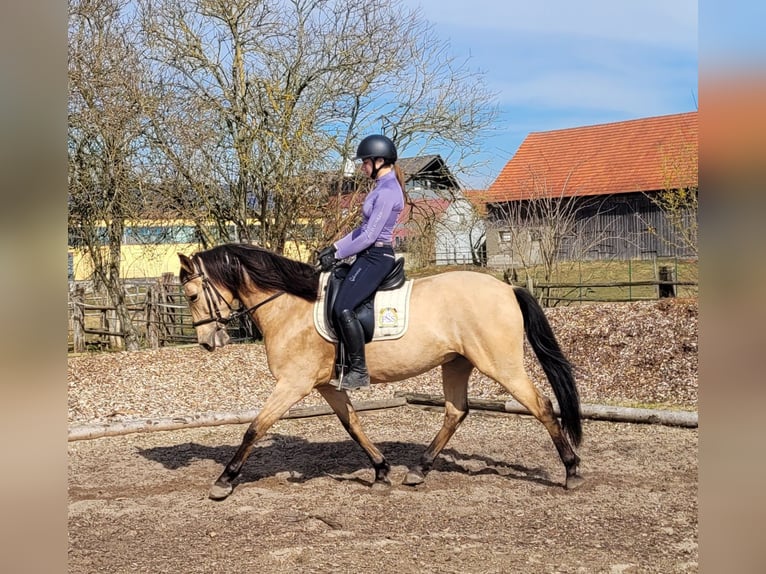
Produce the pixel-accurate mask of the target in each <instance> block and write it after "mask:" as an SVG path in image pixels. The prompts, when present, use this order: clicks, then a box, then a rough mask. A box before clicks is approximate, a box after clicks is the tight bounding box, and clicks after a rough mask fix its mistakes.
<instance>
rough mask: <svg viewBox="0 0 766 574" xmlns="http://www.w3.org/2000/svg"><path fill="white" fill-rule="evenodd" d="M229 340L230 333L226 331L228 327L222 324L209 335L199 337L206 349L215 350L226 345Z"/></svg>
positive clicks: (201, 344) (198, 339) (200, 342)
mask: <svg viewBox="0 0 766 574" xmlns="http://www.w3.org/2000/svg"><path fill="white" fill-rule="evenodd" d="M229 340H230V337H229V334H228V333H227V332H226V329H224V328H223V327H222V326H220V325H219V326H218V328H217V329H216V330H215V331H213V332H212V333H211V334H210V335H209V336H207V337H205V338H202V337H198V338H197V341H198V342H199V344H200V346H201V347H202V348H203V349H205V350H206V351H215V350H216V349H217V348H218V347H224V346H226V344H227V343H228V342H229Z"/></svg>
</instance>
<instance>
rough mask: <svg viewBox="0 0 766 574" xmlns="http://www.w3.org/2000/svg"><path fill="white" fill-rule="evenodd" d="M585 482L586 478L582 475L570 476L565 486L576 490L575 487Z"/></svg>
mask: <svg viewBox="0 0 766 574" xmlns="http://www.w3.org/2000/svg"><path fill="white" fill-rule="evenodd" d="M584 483H585V479H584V478H583V477H582V476H580V475H576V476H570V477H569V478H567V481H566V484H564V488H565V489H567V490H574V489H575V488H579V487H581V486H582V485H583V484H584Z"/></svg>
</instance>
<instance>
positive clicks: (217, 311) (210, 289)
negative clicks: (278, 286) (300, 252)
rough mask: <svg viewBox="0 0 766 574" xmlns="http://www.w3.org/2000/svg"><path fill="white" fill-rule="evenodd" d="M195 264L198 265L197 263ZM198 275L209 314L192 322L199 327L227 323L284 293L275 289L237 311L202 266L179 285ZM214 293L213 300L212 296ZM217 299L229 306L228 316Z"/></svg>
mask: <svg viewBox="0 0 766 574" xmlns="http://www.w3.org/2000/svg"><path fill="white" fill-rule="evenodd" d="M195 263H197V262H196V261H195ZM197 265H199V264H198V263H197ZM198 277H202V292H203V293H204V294H205V301H206V302H207V309H208V313H209V314H210V316H209V317H207V318H206V319H201V320H199V321H194V322H193V323H192V327H199V326H201V325H207V324H208V323H218V324H220V325H227V324H228V323H229V322H231V321H233V320H234V319H239V318H240V317H242V316H243V315H247V314H248V313H252V312H253V311H255V310H256V309H258V308H259V307H261V306H262V305H265V304H266V303H269V302H271V301H273V300H274V299H276V298H277V297H279V296H280V295H284V294H285V292H284V291H277V292H276V293H274V294H273V295H270V296H269V297H267V298H266V299H264V300H263V301H261V302H260V303H256V304H255V305H252V306H250V307H248V308H246V309H239V310H237V311H235V310H234V308H233V307H232V306H231V304H229V302H228V301H227V300H226V299H225V298H224V296H223V295H221V293H220V291H218V289H216V287H215V285H214V284H213V283H212V281H210V279H208V277H207V275H205V273H204V272H203V271H202V268H198V271H197V273H194V274H193V275H190V276H189V277H187V278H186V280H185V281H183V282H182V283H181V285H186V284H187V283H188V282H189V281H191V280H193V279H197V278H198ZM214 295H215V300H214V297H213V296H214ZM218 301H223V302H224V303H226V306H227V307H228V308H229V311H230V313H229V316H228V317H224V316H222V315H221V307H220V305H219V304H218Z"/></svg>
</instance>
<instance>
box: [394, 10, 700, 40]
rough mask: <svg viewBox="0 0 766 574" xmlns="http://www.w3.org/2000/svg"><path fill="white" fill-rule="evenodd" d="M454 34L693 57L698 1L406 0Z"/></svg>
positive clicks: (429, 18) (427, 17)
mask: <svg viewBox="0 0 766 574" xmlns="http://www.w3.org/2000/svg"><path fill="white" fill-rule="evenodd" d="M404 3H405V4H406V5H407V6H410V7H413V8H416V7H418V6H419V7H421V8H422V11H423V15H424V16H425V18H426V19H427V20H429V21H431V22H433V23H435V24H438V25H445V26H446V27H448V28H449V29H450V33H452V32H453V31H458V30H462V31H464V32H465V33H467V34H471V33H472V31H480V30H498V31H503V32H504V33H507V34H509V35H512V34H514V33H519V32H521V33H532V34H545V35H566V36H572V37H579V38H601V39H609V40H618V41H621V42H634V43H640V44H647V45H665V46H668V47H674V48H680V49H685V50H692V51H696V47H697V15H698V12H697V0H642V1H640V2H638V1H630V2H626V1H622V0H580V1H579V2H572V1H571V0H542V1H540V2H531V1H529V0H523V1H522V0H505V1H502V0H471V1H470V2H465V0H405V2H404Z"/></svg>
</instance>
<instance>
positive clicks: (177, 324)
mask: <svg viewBox="0 0 766 574" xmlns="http://www.w3.org/2000/svg"><path fill="white" fill-rule="evenodd" d="M125 290H126V299H127V301H128V305H127V309H128V311H129V312H130V314H131V320H132V322H133V325H134V326H135V327H136V328H137V330H138V333H139V337H140V339H141V343H142V346H143V347H147V348H152V349H156V348H159V347H165V346H170V345H179V344H190V343H195V342H196V341H197V337H196V335H195V333H194V328H193V327H192V317H191V312H190V311H189V307H188V305H187V303H186V300H185V299H184V297H183V293H182V292H181V285H180V283H179V282H178V279H177V278H176V277H175V275H173V274H172V273H168V274H165V275H163V276H162V277H161V278H160V279H157V280H154V281H151V280H148V281H131V282H126V285H125ZM106 300H107V298H106V296H105V295H104V294H102V293H99V292H96V291H94V290H93V289H92V288H91V286H90V285H89V284H88V283H75V284H72V288H71V289H70V292H69V336H68V346H69V350H70V351H74V352H76V353H80V352H83V351H86V350H98V349H101V350H104V349H122V348H123V347H124V344H123V339H124V337H125V333H124V331H123V329H122V325H121V323H120V321H119V319H118V317H117V311H116V308H115V306H114V305H110V304H108V303H107V301H106ZM227 331H228V333H229V336H230V337H231V338H232V340H234V341H236V342H242V341H247V340H257V339H259V338H260V334H259V333H258V330H257V328H256V327H255V325H254V324H253V322H252V320H251V319H250V317H249V316H243V317H241V318H240V319H238V320H234V321H232V322H231V323H230V324H229V325H228V326H227Z"/></svg>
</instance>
